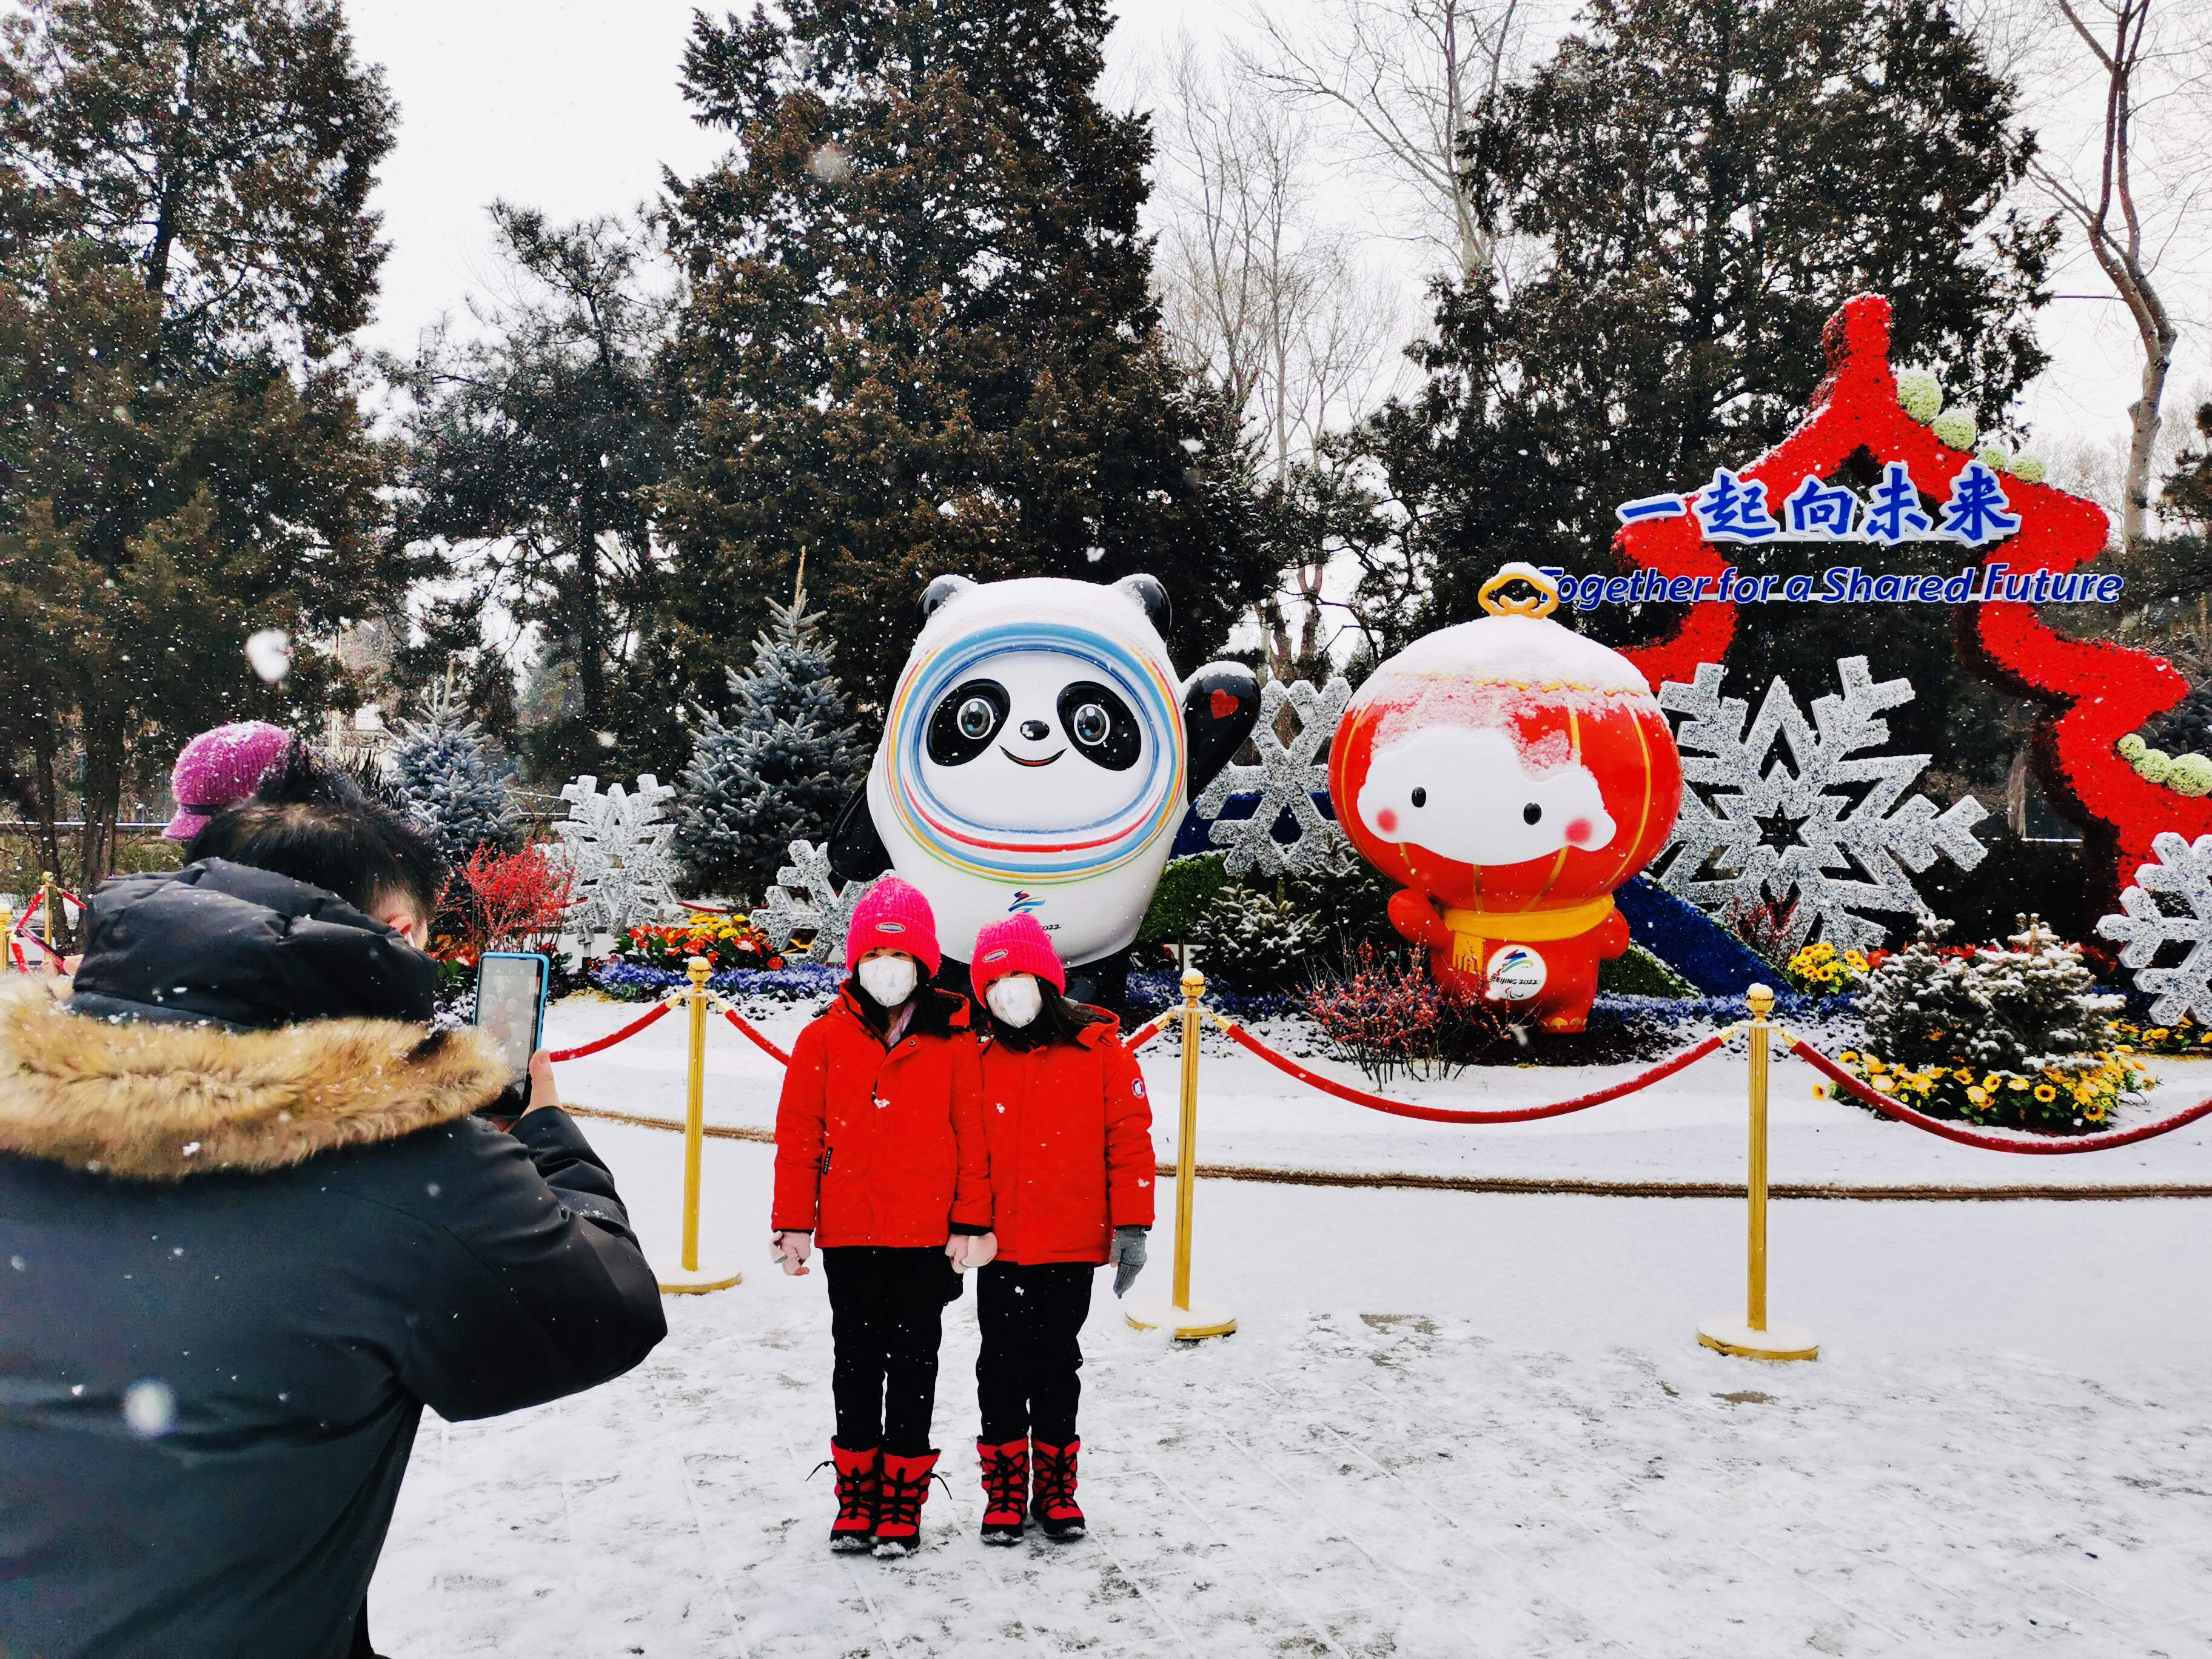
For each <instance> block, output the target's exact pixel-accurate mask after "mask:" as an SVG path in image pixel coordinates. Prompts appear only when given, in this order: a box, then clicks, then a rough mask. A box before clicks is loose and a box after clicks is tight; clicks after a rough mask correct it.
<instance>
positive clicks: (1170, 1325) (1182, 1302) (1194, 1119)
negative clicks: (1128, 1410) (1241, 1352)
mask: <svg viewBox="0 0 2212 1659" xmlns="http://www.w3.org/2000/svg"><path fill="white" fill-rule="evenodd" d="M1205 994H1206V975H1203V974H1201V973H1200V972H1199V971H1198V969H1195V968H1186V969H1183V974H1182V1126H1181V1128H1180V1130H1179V1132H1178V1133H1177V1134H1176V1239H1175V1283H1174V1295H1173V1297H1171V1298H1170V1299H1169V1300H1167V1301H1162V1300H1160V1299H1159V1298H1158V1297H1146V1298H1145V1299H1144V1300H1142V1301H1139V1302H1132V1303H1131V1304H1129V1307H1128V1311H1127V1313H1126V1314H1125V1315H1124V1316H1123V1317H1125V1318H1126V1319H1127V1321H1128V1322H1129V1323H1130V1324H1131V1325H1132V1326H1133V1327H1135V1328H1137V1329H1138V1330H1140V1331H1152V1330H1159V1329H1162V1328H1165V1329H1167V1330H1168V1331H1170V1333H1172V1334H1174V1335H1175V1336H1176V1339H1177V1340H1181V1341H1186V1342H1189V1341H1195V1340H1198V1339H1199V1338H1200V1337H1206V1336H1227V1335H1228V1334H1230V1333H1231V1331H1234V1330H1235V1329H1236V1328H1237V1316H1236V1315H1234V1314H1232V1313H1231V1312H1230V1311H1229V1310H1228V1309H1226V1308H1225V1307H1222V1306H1221V1305H1220V1304H1218V1303H1212V1302H1193V1301H1192V1300H1191V1297H1190V1235H1191V1210H1192V1206H1193V1203H1194V1200H1195V1199H1196V1197H1197V1187H1198V1033H1199V1018H1200V1016H1199V1007H1198V1000H1199V999H1200V997H1202V996H1204V995H1205Z"/></svg>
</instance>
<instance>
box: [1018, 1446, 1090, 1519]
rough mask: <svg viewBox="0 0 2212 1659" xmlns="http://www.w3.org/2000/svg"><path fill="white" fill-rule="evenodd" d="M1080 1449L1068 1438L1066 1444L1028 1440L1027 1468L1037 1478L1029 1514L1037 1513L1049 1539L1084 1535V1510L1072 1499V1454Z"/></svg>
mask: <svg viewBox="0 0 2212 1659" xmlns="http://www.w3.org/2000/svg"><path fill="white" fill-rule="evenodd" d="M1082 1449H1083V1442H1082V1441H1080V1440H1071V1441H1069V1442H1068V1443H1066V1445H1065V1446H1048V1445H1046V1444H1045V1443H1044V1442H1043V1441H1042V1440H1031V1441H1030V1467H1031V1468H1032V1469H1033V1470H1034V1471H1035V1479H1036V1489H1035V1490H1034V1491H1033V1492H1031V1493H1030V1514H1032V1515H1034V1516H1036V1518H1037V1525H1039V1526H1040V1527H1042V1528H1044V1535H1045V1536H1046V1537H1048V1538H1051V1539H1056V1540H1059V1541H1063V1542H1065V1541H1067V1540H1070V1539H1075V1538H1080V1537H1082V1536H1083V1511H1082V1510H1081V1509H1079V1507H1078V1506H1077V1504H1076V1502H1075V1455H1076V1453H1078V1452H1079V1451H1081V1450H1082Z"/></svg>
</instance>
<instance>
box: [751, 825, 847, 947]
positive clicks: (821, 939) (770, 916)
mask: <svg viewBox="0 0 2212 1659" xmlns="http://www.w3.org/2000/svg"><path fill="white" fill-rule="evenodd" d="M775 880H776V884H775V886H773V887H771V888H769V890H768V902H767V903H766V904H765V905H763V907H762V908H759V909H757V910H756V911H754V912H753V913H752V915H751V917H750V921H751V922H752V925H753V926H754V927H757V928H759V929H760V930H761V931H762V932H763V933H766V934H767V935H768V942H769V947H770V948H771V949H773V950H776V951H784V950H787V949H788V948H789V947H790V945H791V936H792V935H793V933H799V932H803V931H804V930H805V929H806V928H809V927H811V928H812V929H813V930H814V943H813V944H811V945H808V946H807V947H806V954H805V956H804V957H801V958H800V960H801V961H803V962H818V963H828V964H829V965H830V966H833V967H834V966H836V964H838V963H842V962H843V961H844V959H845V935H846V933H848V932H849V931H850V930H851V928H852V926H853V910H854V906H856V905H858V904H859V903H860V896H861V895H862V894H864V893H866V891H867V890H868V889H869V888H870V887H872V885H874V884H873V883H872V882H866V881H848V882H847V883H845V884H844V885H843V886H842V888H841V887H840V886H839V885H838V884H837V878H836V877H835V876H833V875H831V874H830V873H829V846H828V844H827V843H826V842H825V843H824V844H823V845H822V846H820V847H817V846H815V845H814V844H813V843H812V842H805V841H795V842H792V843H791V862H790V863H788V864H787V865H785V866H783V867H782V868H781V870H778V871H777V872H775ZM801 893H804V894H805V897H803V898H802V897H800V896H799V895H800V894H801Z"/></svg>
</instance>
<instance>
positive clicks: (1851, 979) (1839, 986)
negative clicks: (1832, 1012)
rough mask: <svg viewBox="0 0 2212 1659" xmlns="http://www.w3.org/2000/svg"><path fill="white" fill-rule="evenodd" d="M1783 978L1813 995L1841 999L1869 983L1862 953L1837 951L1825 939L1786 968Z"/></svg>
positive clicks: (1816, 943)
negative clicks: (1845, 994) (1846, 992)
mask: <svg viewBox="0 0 2212 1659" xmlns="http://www.w3.org/2000/svg"><path fill="white" fill-rule="evenodd" d="M1782 972H1783V975H1784V978H1786V979H1788V980H1789V981H1790V984H1791V985H1792V986H1793V987H1796V989H1798V990H1800V991H1803V992H1805V993H1807V994H1808V995H1812V996H1839V995H1841V994H1843V993H1844V992H1845V991H1856V990H1857V989H1858V988H1859V987H1861V986H1863V985H1864V984H1865V983H1866V977H1867V973H1868V965H1867V955H1866V952H1865V951H1838V950H1837V949H1836V947H1835V946H1834V945H1831V944H1829V943H1828V941H1827V940H1826V939H1820V940H1819V941H1817V942H1815V943H1814V944H1811V945H1806V946H1804V947H1803V948H1802V950H1800V951H1798V952H1797V954H1796V956H1794V957H1790V960H1789V961H1788V962H1787V963H1784V965H1783V969H1782Z"/></svg>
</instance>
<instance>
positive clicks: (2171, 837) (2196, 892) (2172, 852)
mask: <svg viewBox="0 0 2212 1659" xmlns="http://www.w3.org/2000/svg"><path fill="white" fill-rule="evenodd" d="M2151 850H2152V851H2153V852H2154V853H2155V854H2157V855H2158V861H2157V862H2156V863H2155V864H2146V865H2142V866H2140V867H2138V868H2137V870H2136V884H2135V885H2134V886H2132V887H2130V888H2128V889H2127V890H2124V892H2122V893H2121V895H2120V910H2121V914H2120V915H2116V916H2103V917H2100V918H2099V920H2098V922H2097V931H2098V932H2099V933H2102V934H2103V935H2104V936H2105V937H2106V939H2123V940H2124V941H2126V947H2127V948H2126V949H2124V950H2123V951H2121V952H2120V966H2121V967H2123V968H2132V969H2135V970H2136V989H2137V990H2138V991H2141V992H2142V994H2144V995H2145V996H2147V997H2151V998H2154V999H2155V1000H2154V1001H2153V1002H2152V1004H2151V1011H2150V1012H2151V1018H2153V1019H2154V1020H2156V1021H2157V1022H2158V1023H2159V1024H2161V1025H2171V1024H2174V1023H2175V1022H2176V1021H2178V1020H2179V1019H2180V1018H2182V1017H2183V1016H2184V1015H2187V1016H2189V1017H2190V1018H2192V1019H2194V1020H2195V1021H2196V1022H2197V1024H2200V1025H2208V1024H2212V836H2198V837H2197V840H2196V841H2195V842H2193V843H2192V842H2191V841H2190V840H2189V838H2188V837H2187V836H2177V835H2175V834H2174V833H2173V832H2172V830H2170V829H2169V830H2167V831H2166V833H2164V834H2163V835H2160V836H2154V837H2153V838H2152V841H2151ZM2161 897H2163V898H2167V899H2172V901H2174V902H2177V903H2179V905H2181V906H2182V907H2183V911H2182V914H2180V915H2173V914H2171V913H2169V912H2168V911H2167V910H2166V908H2165V906H2164V905H2162V904H2161V903H2160V898H2161ZM2163 945H2187V946H2188V947H2189V954H2188V955H2187V956H2185V957H2183V958H2182V959H2181V961H2180V963H2179V964H2177V965H2176V966H2174V967H2172V968H2159V967H2155V966H2154V965H2153V962H2154V958H2155V957H2157V955H2158V953H2159V950H2160V947H2161V946H2163Z"/></svg>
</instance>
